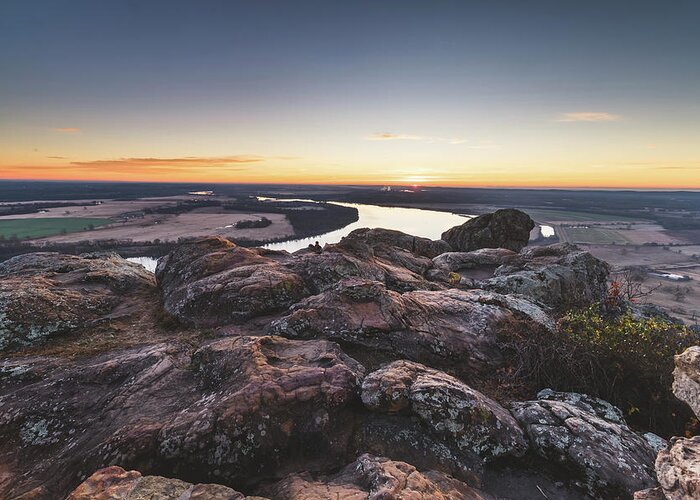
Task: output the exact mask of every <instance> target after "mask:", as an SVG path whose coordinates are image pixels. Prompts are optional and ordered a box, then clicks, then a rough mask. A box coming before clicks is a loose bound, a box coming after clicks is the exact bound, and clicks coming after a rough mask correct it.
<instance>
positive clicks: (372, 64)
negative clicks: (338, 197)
mask: <svg viewBox="0 0 700 500" xmlns="http://www.w3.org/2000/svg"><path fill="white" fill-rule="evenodd" d="M698 19H700V3H698V2H690V1H674V2H639V1H637V2H627V1H615V2H598V1H589V2H580V1H576V2H574V1H563V0H560V1H533V2H522V1H517V2H516V1H512V2H508V1H480V2H476V1H473V2H470V1H432V2H427V1H426V2H415V1H375V2H362V1H360V2H334V1H323V2H321V1H318V2H311V1H302V2H290V1H284V2H281V1H279V2H278V1H201V2H182V1H150V2H135V1H133V2H127V1H119V2H117V1H111V0H103V1H99V2H95V1H61V0H52V1H32V0H22V1H13V0H9V1H8V0H4V1H3V2H2V4H1V5H0V68H3V69H2V70H1V71H2V75H3V76H2V78H0V148H1V151H2V152H0V174H2V171H3V170H5V171H6V174H7V177H45V178H63V177H66V178H74V177H81V176H82V177H93V178H96V177H97V178H102V177H104V176H113V177H115V176H116V177H115V178H116V179H118V180H129V179H134V180H135V179H137V178H139V179H146V180H158V175H160V174H159V172H160V170H159V169H154V168H152V166H149V165H148V162H147V161H144V160H146V159H149V158H150V159H158V160H168V159H182V158H192V159H194V160H193V162H192V163H188V164H186V165H184V166H183V164H182V163H180V164H179V165H180V168H179V169H178V168H177V165H178V162H172V163H173V167H172V173H173V175H176V176H177V177H178V178H183V179H184V178H187V179H192V180H196V179H198V178H200V177H202V179H203V180H204V179H206V180H213V179H214V180H215V179H221V180H224V181H236V180H240V181H246V182H247V181H254V180H255V179H257V178H260V180H267V181H270V180H272V181H274V180H276V179H279V180H280V181H281V182H282V181H286V180H290V179H298V180H301V181H304V180H308V181H309V182H324V181H327V182H350V181H353V179H355V180H360V181H366V182H380V183H381V182H391V181H401V180H405V181H406V182H424V183H434V184H468V185H508V184H509V183H512V184H513V185H525V184H537V185H587V181H588V179H587V177H585V176H581V175H580V171H581V170H582V169H588V170H589V171H590V172H595V173H596V174H597V175H600V176H608V177H609V179H610V180H609V182H606V178H605V177H604V178H602V179H601V182H599V183H598V184H600V185H601V186H602V185H610V186H616V185H626V186H632V185H634V184H635V182H638V183H640V185H643V187H649V186H651V185H654V183H658V184H659V186H661V185H662V184H663V183H664V182H667V181H668V182H671V183H675V184H674V185H681V186H682V185H686V184H688V183H691V184H692V183H693V178H694V177H700V175H694V174H698V173H700V170H698V168H700V163H698V160H700V148H699V147H698V146H697V144H700V125H699V124H700V63H699V62H698V61H700V57H699V55H700V29H698V26H697V22H698ZM50 157H53V158H50ZM246 158H255V161H254V162H250V163H246V161H245V159H246ZM134 159H136V160H141V161H131V162H130V161H129V160H134ZM197 159H198V160H197ZM231 159H237V160H240V161H233V160H231ZM227 160H231V161H228V162H227ZM195 161H199V163H195ZM99 162H101V163H99ZM106 162H112V164H111V165H112V168H111V170H110V172H108V173H105V172H104V171H102V170H101V169H102V167H104V166H105V165H107V163H106ZM120 162H121V163H120ZM185 163H186V162H185ZM90 164H93V166H94V167H95V168H93V169H91V168H90ZM158 164H159V165H161V166H162V161H159V162H158ZM98 166H99V168H98ZM120 167H124V169H121V170H120ZM612 170H614V172H611V171H612ZM577 172H579V173H577ZM350 174H352V175H350ZM613 174H614V175H613ZM669 175H670V177H669ZM589 176H590V174H589ZM596 182H598V181H596ZM699 182H700V181H697V179H696V180H695V182H694V184H695V185H697V184H698V183H699ZM688 186H690V184H688ZM696 187H697V186H696Z"/></svg>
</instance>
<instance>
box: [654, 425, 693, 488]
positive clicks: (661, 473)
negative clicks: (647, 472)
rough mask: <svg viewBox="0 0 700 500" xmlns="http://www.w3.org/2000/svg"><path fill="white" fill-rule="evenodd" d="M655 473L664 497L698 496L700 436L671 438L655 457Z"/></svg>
mask: <svg viewBox="0 0 700 500" xmlns="http://www.w3.org/2000/svg"><path fill="white" fill-rule="evenodd" d="M656 475H657V477H658V479H659V484H660V488H661V491H662V493H663V497H665V498H666V499H668V500H685V499H688V498H700V436H695V437H692V438H673V439H671V442H670V443H669V446H668V448H667V449H665V450H662V451H661V452H660V453H659V455H658V456H657V457H656Z"/></svg>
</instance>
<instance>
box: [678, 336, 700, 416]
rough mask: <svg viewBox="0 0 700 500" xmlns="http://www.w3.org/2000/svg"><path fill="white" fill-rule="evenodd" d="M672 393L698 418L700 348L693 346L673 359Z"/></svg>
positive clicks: (699, 404) (699, 411) (699, 405)
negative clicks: (674, 366)
mask: <svg viewBox="0 0 700 500" xmlns="http://www.w3.org/2000/svg"><path fill="white" fill-rule="evenodd" d="M674 361H675V365H676V368H675V369H674V370H673V393H674V394H675V395H676V397H677V398H678V399H680V400H682V401H685V402H686V403H687V404H688V406H690V408H691V409H692V410H693V412H694V413H695V415H698V416H700V346H693V347H690V348H688V349H686V350H685V351H683V353H681V354H679V355H678V356H676V357H675V360H674Z"/></svg>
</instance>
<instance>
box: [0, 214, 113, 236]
mask: <svg viewBox="0 0 700 500" xmlns="http://www.w3.org/2000/svg"><path fill="white" fill-rule="evenodd" d="M111 222H112V220H111V219H104V218H97V217H51V218H27V219H2V220H0V236H2V237H4V238H6V239H9V238H15V237H16V238H18V239H25V238H42V237H44V236H54V235H57V234H64V233H75V232H78V231H86V230H89V229H90V226H92V227H99V226H104V225H105V224H109V223H111Z"/></svg>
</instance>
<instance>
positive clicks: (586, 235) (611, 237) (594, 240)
mask: <svg viewBox="0 0 700 500" xmlns="http://www.w3.org/2000/svg"><path fill="white" fill-rule="evenodd" d="M557 231H558V234H559V237H560V238H561V239H563V240H564V241H568V242H569V243H589V244H597V245H612V244H616V245H624V244H626V243H631V240H630V239H629V238H627V237H626V236H625V235H624V234H623V233H622V232H621V231H617V230H615V229H603V228H597V227H564V226H559V227H557Z"/></svg>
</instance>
